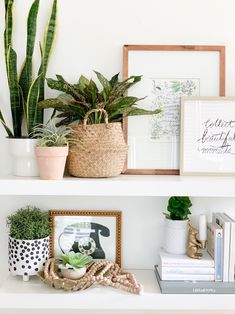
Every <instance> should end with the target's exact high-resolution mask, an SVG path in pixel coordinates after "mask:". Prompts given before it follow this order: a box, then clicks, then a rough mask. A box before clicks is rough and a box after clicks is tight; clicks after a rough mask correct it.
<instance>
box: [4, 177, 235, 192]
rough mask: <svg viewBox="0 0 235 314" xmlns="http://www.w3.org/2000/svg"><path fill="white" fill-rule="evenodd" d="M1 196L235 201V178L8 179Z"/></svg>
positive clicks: (6, 178) (5, 181) (5, 178)
mask: <svg viewBox="0 0 235 314" xmlns="http://www.w3.org/2000/svg"><path fill="white" fill-rule="evenodd" d="M0 195H64V196H66V195H78V196H171V195H175V196H182V195H188V196H209V197H216V196H217V197H235V177H201V176H200V177H199V176H168V175H165V176H162V175H120V176H118V177H115V178H108V179H96V178H95V179H82V178H73V177H66V178H64V179H63V180H60V181H53V180H40V179H39V178H26V177H15V176H7V177H1V178H0Z"/></svg>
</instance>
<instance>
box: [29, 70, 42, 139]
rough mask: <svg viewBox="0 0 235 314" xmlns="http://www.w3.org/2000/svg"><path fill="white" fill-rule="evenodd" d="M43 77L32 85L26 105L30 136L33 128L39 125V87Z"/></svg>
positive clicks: (39, 77)
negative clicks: (37, 119)
mask: <svg viewBox="0 0 235 314" xmlns="http://www.w3.org/2000/svg"><path fill="white" fill-rule="evenodd" d="M40 80H41V75H39V76H38V77H37V78H36V79H35V80H34V82H33V83H32V85H31V87H30V89H29V94H28V98H27V103H26V109H27V112H26V121H27V131H28V134H31V133H32V130H33V127H34V126H35V125H36V124H37V121H36V116H37V103H38V98H39V87H40Z"/></svg>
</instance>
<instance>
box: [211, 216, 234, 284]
mask: <svg viewBox="0 0 235 314" xmlns="http://www.w3.org/2000/svg"><path fill="white" fill-rule="evenodd" d="M207 242H208V245H207V247H208V252H209V254H210V255H211V256H212V258H213V259H214V260H215V280H216V281H223V282H234V267H235V221H234V220H233V219H232V218H231V217H230V216H229V215H227V214H226V213H213V216H212V222H211V223H208V225H207Z"/></svg>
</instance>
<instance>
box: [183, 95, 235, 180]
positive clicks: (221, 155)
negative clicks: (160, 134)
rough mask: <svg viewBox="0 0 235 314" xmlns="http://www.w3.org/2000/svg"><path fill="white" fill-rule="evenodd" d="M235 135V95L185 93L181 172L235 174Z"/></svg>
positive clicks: (191, 173)
mask: <svg viewBox="0 0 235 314" xmlns="http://www.w3.org/2000/svg"><path fill="white" fill-rule="evenodd" d="M233 117H234V125H233V122H232V121H233V120H232V119H233ZM220 120H221V121H220ZM225 121H226V123H225ZM233 128H234V131H233ZM228 136H229V137H230V138H229V137H228ZM233 137H234V138H235V97H182V100H181V136H180V138H181V144H180V162H181V164H180V175H200V176H201V175H212V176H213V175H226V176H234V175H235V140H233ZM233 142H234V143H233Z"/></svg>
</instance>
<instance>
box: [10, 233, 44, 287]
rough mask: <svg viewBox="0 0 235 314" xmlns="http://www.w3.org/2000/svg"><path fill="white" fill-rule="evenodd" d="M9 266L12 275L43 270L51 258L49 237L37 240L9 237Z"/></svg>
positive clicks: (30, 274) (26, 276)
mask: <svg viewBox="0 0 235 314" xmlns="http://www.w3.org/2000/svg"><path fill="white" fill-rule="evenodd" d="M8 250H9V251H8V266H9V271H10V272H11V274H12V275H20V276H23V280H24V281H28V280H29V276H33V275H36V274H37V272H39V271H41V270H43V267H44V266H45V262H46V260H47V259H48V258H49V237H46V238H43V239H36V240H18V239H14V238H11V237H9V242H8Z"/></svg>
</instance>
